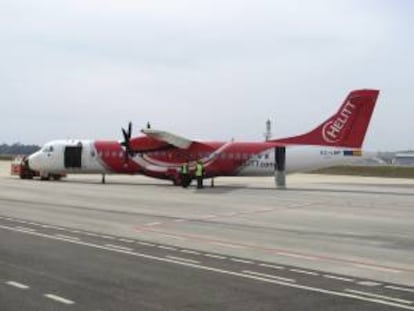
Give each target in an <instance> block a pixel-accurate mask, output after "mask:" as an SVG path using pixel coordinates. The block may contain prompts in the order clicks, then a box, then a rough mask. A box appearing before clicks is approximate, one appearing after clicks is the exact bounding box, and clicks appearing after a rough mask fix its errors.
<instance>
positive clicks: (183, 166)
mask: <svg viewBox="0 0 414 311" xmlns="http://www.w3.org/2000/svg"><path fill="white" fill-rule="evenodd" d="M181 173H182V174H188V165H187V164H183V165H182V166H181Z"/></svg>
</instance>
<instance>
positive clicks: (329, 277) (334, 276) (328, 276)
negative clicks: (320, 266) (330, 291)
mask: <svg viewBox="0 0 414 311" xmlns="http://www.w3.org/2000/svg"><path fill="white" fill-rule="evenodd" d="M323 277H324V278H327V279H333V280H338V281H344V282H355V280H354V279H351V278H346V277H343V276H337V275H331V274H324V275H323Z"/></svg>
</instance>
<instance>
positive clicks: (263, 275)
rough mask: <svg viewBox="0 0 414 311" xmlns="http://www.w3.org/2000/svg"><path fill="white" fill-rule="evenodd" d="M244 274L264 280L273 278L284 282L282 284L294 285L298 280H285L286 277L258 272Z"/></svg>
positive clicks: (244, 271) (247, 271)
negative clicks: (290, 283) (289, 283)
mask: <svg viewBox="0 0 414 311" xmlns="http://www.w3.org/2000/svg"><path fill="white" fill-rule="evenodd" d="M243 273H248V274H253V275H257V276H261V277H264V278H271V279H274V280H278V281H282V282H292V283H295V282H296V280H294V279H289V278H284V277H281V276H278V275H273V274H266V273H260V272H256V271H249V270H243Z"/></svg>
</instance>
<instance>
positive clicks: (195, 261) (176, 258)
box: [165, 255, 200, 264]
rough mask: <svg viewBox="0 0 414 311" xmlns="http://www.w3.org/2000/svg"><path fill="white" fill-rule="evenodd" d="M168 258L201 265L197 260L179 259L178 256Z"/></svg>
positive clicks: (168, 256)
mask: <svg viewBox="0 0 414 311" xmlns="http://www.w3.org/2000/svg"><path fill="white" fill-rule="evenodd" d="M165 257H166V258H169V259H173V260H179V261H184V262H189V263H195V264H199V263H200V262H199V261H197V260H192V259H188V258H182V257H177V256H170V255H167V256H165Z"/></svg>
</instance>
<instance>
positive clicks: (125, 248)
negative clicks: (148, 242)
mask: <svg viewBox="0 0 414 311" xmlns="http://www.w3.org/2000/svg"><path fill="white" fill-rule="evenodd" d="M105 246H107V247H111V248H116V249H121V250H125V251H129V252H131V251H133V249H132V248H129V247H125V246H122V245H115V244H105Z"/></svg>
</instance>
